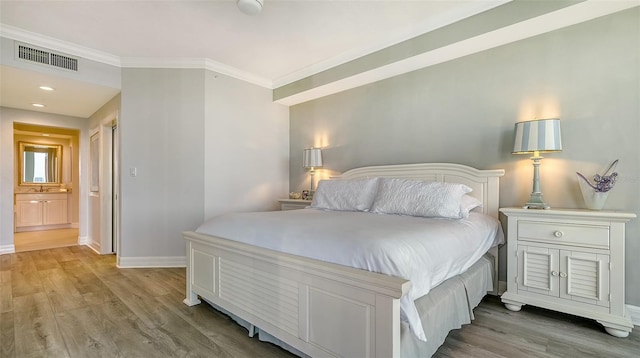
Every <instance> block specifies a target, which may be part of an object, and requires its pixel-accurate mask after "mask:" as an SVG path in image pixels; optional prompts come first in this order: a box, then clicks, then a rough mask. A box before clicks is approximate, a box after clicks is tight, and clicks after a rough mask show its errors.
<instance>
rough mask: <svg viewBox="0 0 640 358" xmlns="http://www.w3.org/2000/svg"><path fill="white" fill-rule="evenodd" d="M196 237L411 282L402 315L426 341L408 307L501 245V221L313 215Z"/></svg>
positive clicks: (258, 219)
mask: <svg viewBox="0 0 640 358" xmlns="http://www.w3.org/2000/svg"><path fill="white" fill-rule="evenodd" d="M196 231H197V232H199V233H203V234H208V235H212V236H217V237H221V238H225V239H229V240H234V241H239V242H243V243H247V244H251V245H255V246H260V247H264V248H267V249H272V250H277V251H281V252H286V253H290V254H295V255H299V256H305V257H309V258H314V259H318V260H322V261H328V262H332V263H337V264H341V265H347V266H352V267H355V268H360V269H365V270H368V271H373V272H379V273H384V274H388V275H392V276H397V277H402V278H405V279H408V280H410V281H411V283H412V287H411V290H410V291H409V294H408V295H405V296H404V297H402V298H401V300H400V307H401V315H402V318H403V319H404V320H406V321H407V322H408V323H409V326H410V327H411V329H412V331H413V333H414V334H415V335H416V337H418V338H419V339H421V340H423V341H425V340H426V338H425V335H424V331H423V329H422V324H421V322H420V317H419V316H418V312H417V310H416V307H415V305H414V303H413V301H414V300H415V299H416V298H418V297H421V296H423V295H425V294H427V293H428V292H429V290H431V288H433V287H435V286H437V285H439V284H440V283H441V282H443V281H444V280H446V279H448V278H450V277H452V276H455V275H458V274H460V273H462V272H464V271H466V270H467V269H468V268H469V267H470V266H471V265H472V264H473V263H475V262H476V261H477V260H478V259H479V258H480V257H481V256H482V255H483V254H484V253H485V252H487V250H489V248H491V247H493V246H495V245H498V244H501V243H502V242H504V236H503V234H502V229H501V227H500V223H499V222H498V221H497V220H496V219H494V218H492V217H490V216H488V215H483V214H480V213H475V212H472V213H471V214H470V215H469V217H468V218H467V219H429V218H420V217H411V216H398V215H384V214H371V213H365V212H342V211H323V210H316V209H304V210H290V211H271V212H261V213H235V214H227V215H221V216H218V217H214V218H212V219H210V220H208V221H206V222H205V223H203V224H202V225H201V226H200V227H198V229H197V230H196Z"/></svg>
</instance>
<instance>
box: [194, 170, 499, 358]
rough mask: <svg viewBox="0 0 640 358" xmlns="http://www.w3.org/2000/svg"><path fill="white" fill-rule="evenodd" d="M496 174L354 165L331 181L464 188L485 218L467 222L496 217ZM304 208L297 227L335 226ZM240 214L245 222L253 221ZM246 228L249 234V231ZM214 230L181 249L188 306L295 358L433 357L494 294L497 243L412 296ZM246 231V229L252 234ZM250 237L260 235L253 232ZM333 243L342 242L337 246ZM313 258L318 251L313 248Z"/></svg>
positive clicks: (346, 269) (351, 270)
mask: <svg viewBox="0 0 640 358" xmlns="http://www.w3.org/2000/svg"><path fill="white" fill-rule="evenodd" d="M502 175H504V171H503V170H478V169H475V168H471V167H468V166H464V165H459V164H450V163H425V164H406V165H389V166H374V167H363V168H356V169H352V170H349V171H347V172H345V173H343V174H342V175H340V176H338V177H336V178H335V179H337V180H343V181H348V180H359V179H363V180H364V179H367V178H400V179H407V180H413V181H427V182H438V183H457V184H462V186H465V187H468V188H469V189H471V190H472V191H471V192H469V193H467V194H468V195H469V196H472V197H474V198H476V199H478V200H479V201H480V202H481V204H482V205H481V206H480V207H479V208H477V209H475V211H479V212H481V213H482V214H483V215H481V214H479V213H475V212H474V213H471V215H469V218H472V217H474V218H475V217H481V216H488V217H491V218H494V219H497V217H498V185H499V178H500V177H501V176H502ZM380 180H384V179H380ZM390 180H395V179H390ZM390 180H387V181H390ZM319 189H320V188H319ZM305 210H307V211H309V210H313V209H302V210H295V212H298V213H294V214H293V218H294V220H296V221H299V222H300V223H301V224H300V225H303V226H304V225H306V224H305V221H304V220H307V219H306V217H310V218H311V219H309V220H311V221H309V223H316V221H314V220H318V219H316V216H321V217H322V220H325V217H331V216H332V215H333V216H334V218H333V219H332V220H335V219H336V218H337V216H336V214H335V213H320V212H318V213H317V215H316V213H313V215H311V213H310V212H305ZM316 211H321V210H316ZM344 214H345V215H344V216H341V218H343V221H345V222H348V221H352V217H356V216H360V217H366V218H368V219H369V220H371V218H372V217H375V218H377V219H380V220H375V221H382V220H381V219H382V218H383V217H384V218H386V216H384V215H379V216H375V215H376V214H373V213H364V214H363V213H348V212H345V213H344ZM244 215H245V216H242V217H241V218H242V220H241V221H242V222H246V220H247V216H250V215H252V214H244ZM261 215H262V214H261ZM264 215H266V218H265V219H264V220H263V221H265V222H267V223H268V222H270V221H273V220H276V219H277V220H280V218H281V217H282V215H284V214H280V213H266V214H264ZM338 215H339V214H338ZM389 216H391V215H389ZM394 216H395V217H398V216H397V215H394ZM398 219H399V220H409V219H406V218H404V219H402V218H398ZM353 220H354V221H355V220H356V219H353ZM393 220H396V218H393ZM465 220H466V219H465ZM483 220H484V219H483ZM494 221H495V220H494ZM256 225H258V224H257V223H256ZM340 225H341V224H340ZM340 225H339V224H336V225H335V227H340ZM367 225H369V224H367ZM371 225H374V224H373V223H371ZM390 225H391V226H390ZM390 225H385V226H388V227H392V228H393V227H394V226H393V225H404V223H402V222H401V223H400V224H395V223H394V224H390ZM206 226H207V225H205V224H203V227H206ZM245 226H247V227H250V228H253V225H245ZM407 226H411V225H407ZM498 226H499V225H498ZM215 227H217V228H218V230H219V231H217V232H216V231H214V234H208V233H206V232H207V231H206V230H204V229H202V227H201V228H199V229H198V230H197V231H200V232H195V231H190V232H185V233H184V238H185V240H186V252H187V282H186V298H185V300H184V303H185V304H187V305H190V306H191V305H195V304H199V303H200V302H201V301H200V299H204V300H206V301H207V302H209V303H210V304H212V305H213V306H214V307H215V308H217V309H219V310H221V311H223V312H225V313H227V314H229V315H230V316H232V317H233V318H234V319H235V320H236V321H238V322H239V323H240V324H242V325H244V326H245V327H247V329H248V330H249V334H250V335H253V334H255V333H258V335H259V337H260V339H262V340H266V341H270V342H273V343H276V344H278V345H280V346H282V347H284V348H285V349H287V350H290V351H292V352H294V353H296V354H298V355H301V356H312V357H400V356H430V355H431V354H433V353H434V352H435V350H436V349H437V348H438V346H439V345H441V344H442V342H443V341H444V339H445V337H446V335H447V334H448V332H449V331H450V330H451V329H454V328H459V327H460V326H461V325H462V324H466V323H470V321H471V319H473V308H474V307H475V306H476V305H477V304H478V303H479V302H480V300H481V299H482V297H484V295H485V294H486V293H487V291H494V292H495V290H496V289H497V284H496V282H497V267H498V262H497V259H498V255H497V250H498V246H497V245H496V244H497V243H499V241H496V240H494V241H493V242H492V244H491V245H490V246H486V247H483V248H482V251H483V252H482V253H484V251H488V252H487V254H485V255H477V254H474V255H475V256H473V257H471V256H470V257H468V261H467V262H466V263H465V264H464V265H460V267H458V268H457V269H459V272H458V271H456V272H454V273H455V275H452V276H451V275H450V276H441V277H436V278H434V279H433V280H434V283H435V284H436V286H434V287H431V286H429V287H427V288H426V289H424V288H422V290H423V291H424V292H427V294H425V295H419V296H416V292H417V290H418V289H421V286H424V285H423V284H422V279H420V280H416V279H414V282H412V281H411V280H409V279H407V278H406V277H418V276H409V275H404V274H403V275H394V274H393V272H394V271H391V274H389V273H387V274H384V273H377V272H371V271H368V270H367V267H368V266H367V267H364V266H363V267H360V268H356V267H359V266H356V267H350V266H347V265H346V264H342V261H339V260H335V262H329V261H330V260H329V261H327V260H324V259H322V258H323V257H322V256H321V254H320V253H319V254H318V255H315V256H317V257H316V258H314V255H304V256H303V255H300V254H296V253H298V252H297V251H295V250H294V249H287V250H288V251H289V252H286V250H279V249H278V247H274V245H275V246H277V245H276V244H270V246H269V245H266V244H264V245H263V244H262V243H261V242H255V241H251V240H244V242H243V240H241V239H240V238H233V237H230V236H233V235H232V234H229V235H227V234H226V232H225V231H224V230H223V229H220V226H219V225H218V226H215ZM247 227H245V231H247V230H249V229H247ZM256 227H259V226H256ZM309 227H310V228H309V230H307V231H305V232H303V234H300V233H299V232H298V235H299V236H300V240H303V239H306V235H307V232H314V231H316V232H317V231H319V230H318V229H317V228H316V229H315V230H314V227H313V226H312V225H309ZM381 228H382V227H381ZM201 229H202V230H201ZM220 230H222V231H220ZM256 230H258V231H260V233H262V232H263V231H264V230H263V229H256ZM256 230H254V231H256ZM285 231H289V230H288V229H286V230H285V229H280V232H285ZM327 231H328V232H331V230H327ZM374 231H380V230H374ZM336 232H337V231H336V230H334V233H336ZM500 234H501V231H500ZM269 235H270V236H274V234H269ZM332 235H333V234H332ZM383 235H384V234H383ZM250 236H251V235H250ZM253 236H256V237H258V236H259V235H257V234H255V233H254V235H253ZM275 236H277V235H275ZM303 236H304V237H303ZM497 236H498V235H497V234H496V237H497ZM283 237H284V234H283ZM328 237H330V236H329V235H327V238H328ZM237 240H239V241H237ZM334 241H336V242H337V243H341V242H342V241H343V240H342V239H340V240H334ZM276 242H278V240H277V238H276ZM288 242H289V244H287V241H285V240H284V238H283V239H282V246H283V247H285V248H288V247H289V246H296V245H291V243H292V242H291V241H288ZM261 245H262V246H261ZM263 246H264V247H263ZM299 246H308V245H306V244H305V245H299ZM344 250H347V249H344ZM314 251H316V252H321V251H322V250H321V247H317V248H316V249H315V250H314ZM363 265H369V264H363ZM391 266H394V265H391ZM363 268H364V269H363ZM375 268H376V267H374V269H375ZM383 272H384V271H383ZM400 276H402V277H405V278H402V277H400ZM414 310H415V312H413V311H414ZM416 314H417V316H416ZM419 333H422V336H421V335H420V334H419Z"/></svg>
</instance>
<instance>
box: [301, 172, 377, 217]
mask: <svg viewBox="0 0 640 358" xmlns="http://www.w3.org/2000/svg"><path fill="white" fill-rule="evenodd" d="M377 189H378V178H365V179H351V180H320V182H318V188H317V190H316V192H315V194H313V201H311V207H312V208H316V209H326V210H336V211H369V208H370V207H371V203H372V202H373V198H375V196H376V193H377Z"/></svg>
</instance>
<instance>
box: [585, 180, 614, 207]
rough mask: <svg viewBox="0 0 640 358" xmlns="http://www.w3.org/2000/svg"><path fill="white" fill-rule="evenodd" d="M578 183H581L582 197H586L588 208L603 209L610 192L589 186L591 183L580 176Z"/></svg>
mask: <svg viewBox="0 0 640 358" xmlns="http://www.w3.org/2000/svg"><path fill="white" fill-rule="evenodd" d="M578 183H579V184H580V191H581V192H582V198H583V199H584V203H585V205H586V206H587V209H590V210H602V208H603V207H604V203H605V202H606V201H607V196H609V192H608V191H605V192H601V191H595V190H594V189H593V188H592V187H591V186H589V183H587V182H585V181H584V179H582V178H580V177H578Z"/></svg>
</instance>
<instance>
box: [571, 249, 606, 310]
mask: <svg viewBox="0 0 640 358" xmlns="http://www.w3.org/2000/svg"><path fill="white" fill-rule="evenodd" d="M563 276H564V277H563ZM560 297H561V298H564V299H569V300H572V301H576V302H583V303H588V304H593V305H598V306H604V307H609V255H603V254H592V253H584V252H579V251H566V250H561V251H560Z"/></svg>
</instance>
